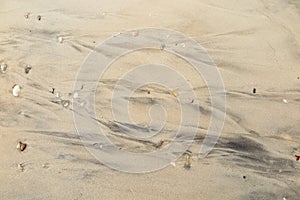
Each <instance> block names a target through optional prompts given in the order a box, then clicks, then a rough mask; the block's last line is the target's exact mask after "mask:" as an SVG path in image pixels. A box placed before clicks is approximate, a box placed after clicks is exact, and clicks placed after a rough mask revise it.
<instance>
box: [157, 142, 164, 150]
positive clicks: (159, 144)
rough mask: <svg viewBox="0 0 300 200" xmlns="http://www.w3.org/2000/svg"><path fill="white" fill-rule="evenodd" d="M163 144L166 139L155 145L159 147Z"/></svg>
mask: <svg viewBox="0 0 300 200" xmlns="http://www.w3.org/2000/svg"><path fill="white" fill-rule="evenodd" d="M163 144H164V141H163V140H161V141H160V142H159V143H157V144H156V145H155V147H156V148H157V149H159V148H160V147H162V145H163Z"/></svg>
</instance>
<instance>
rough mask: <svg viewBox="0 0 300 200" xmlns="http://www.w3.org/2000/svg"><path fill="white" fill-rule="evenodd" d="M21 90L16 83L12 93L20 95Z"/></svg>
mask: <svg viewBox="0 0 300 200" xmlns="http://www.w3.org/2000/svg"><path fill="white" fill-rule="evenodd" d="M20 91H21V87H20V86H19V85H14V86H13V90H12V93H13V95H14V96H15V97H17V96H19V94H20Z"/></svg>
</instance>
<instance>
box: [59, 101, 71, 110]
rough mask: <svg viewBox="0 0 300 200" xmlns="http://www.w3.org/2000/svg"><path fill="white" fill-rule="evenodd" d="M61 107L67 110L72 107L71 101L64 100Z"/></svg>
mask: <svg viewBox="0 0 300 200" xmlns="http://www.w3.org/2000/svg"><path fill="white" fill-rule="evenodd" d="M61 105H63V107H65V108H67V107H69V105H70V101H69V100H62V101H61Z"/></svg>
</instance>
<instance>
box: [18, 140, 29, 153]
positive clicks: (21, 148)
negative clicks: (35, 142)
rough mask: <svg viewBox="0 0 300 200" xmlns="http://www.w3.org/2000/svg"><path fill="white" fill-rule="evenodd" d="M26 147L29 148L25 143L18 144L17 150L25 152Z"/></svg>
mask: <svg viewBox="0 0 300 200" xmlns="http://www.w3.org/2000/svg"><path fill="white" fill-rule="evenodd" d="M26 147H27V144H25V143H23V142H18V144H17V147H16V148H17V150H19V151H24V150H25V149H26Z"/></svg>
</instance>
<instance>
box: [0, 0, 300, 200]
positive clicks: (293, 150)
mask: <svg viewBox="0 0 300 200" xmlns="http://www.w3.org/2000/svg"><path fill="white" fill-rule="evenodd" d="M27 13H28V14H27ZM26 16H27V17H26ZM38 16H40V17H41V18H40V20H38ZM299 20H300V4H299V2H297V1H293V0H290V1H283V0H275V1H267V0H251V1H250V0H244V1H227V0H226V1H223V0H222V1H221V0H218V1H202V0H201V1H198V0H188V1H177V0H175V1H171V0H164V1H145V0H130V1H122V0H116V1H113V2H111V1H106V0H105V1H97V0H89V1H86V2H84V1H78V0H77V1H75V0H62V1H59V2H55V3H54V2H53V1H49V0H44V1H38V0H32V1H16V0H11V1H3V2H2V5H1V7H0V21H1V26H0V44H1V45H0V52H1V56H0V61H1V62H5V63H6V64H7V66H8V68H7V70H6V72H5V73H0V92H1V95H0V151H1V152H2V154H1V156H0V161H1V162H0V199H72V200H75V199H224V200H227V199H284V198H286V199H300V190H299V188H300V175H299V168H300V163H299V161H296V159H295V155H299V154H300V135H299V131H300V113H299V108H300V90H299V86H300V79H299V76H300V24H299ZM148 27H154V28H166V29H170V30H175V31H178V32H181V33H182V34H184V35H186V36H187V37H190V38H192V39H193V40H195V41H197V42H198V43H199V44H201V46H202V47H203V48H205V49H206V50H207V53H208V54H209V56H210V57H211V58H212V59H213V60H214V62H215V64H216V65H217V67H218V70H219V72H220V74H221V76H222V79H223V82H224V87H225V90H226V119H225V124H224V128H223V130H222V133H221V136H220V138H219V139H218V142H217V144H216V145H215V147H214V149H213V150H212V151H211V152H210V153H209V155H208V156H207V157H205V158H204V159H198V153H199V150H200V146H201V144H202V142H203V139H204V137H205V134H206V132H207V129H208V126H209V120H210V115H211V108H210V107H211V105H210V96H209V93H208V89H207V87H206V85H205V81H204V79H203V78H202V77H201V76H199V74H197V73H194V71H193V68H192V66H191V65H189V64H188V63H186V62H184V61H182V60H181V59H179V58H178V56H175V55H172V54H170V53H166V52H163V51H161V50H159V49H158V50H149V49H148V50H147V49H144V50H140V51H136V52H133V53H131V54H128V55H126V56H124V57H121V58H119V59H117V60H116V62H114V63H113V64H112V65H111V66H110V67H109V69H108V70H107V72H106V73H105V74H104V76H103V77H102V78H101V80H100V81H99V84H98V86H99V87H98V88H97V91H96V98H95V101H96V114H97V119H98V120H99V121H100V122H102V123H101V124H102V125H101V126H102V127H103V129H104V130H106V131H107V134H108V135H109V137H110V138H111V139H112V141H115V142H116V143H118V145H119V146H120V148H123V149H126V150H128V151H133V152H148V151H155V150H156V149H155V144H157V143H158V142H159V141H160V140H165V141H167V142H166V143H168V142H171V139H172V137H171V136H170V135H169V134H172V133H173V132H174V131H175V130H176V124H177V123H178V122H179V121H180V117H178V114H180V112H179V107H178V104H176V103H177V102H176V95H174V94H173V95H172V93H168V92H166V91H167V89H166V88H163V87H161V86H157V85H148V86H144V87H142V88H140V90H138V91H136V93H135V94H134V95H133V98H132V102H131V104H130V110H131V114H132V119H133V120H134V121H135V122H136V123H138V124H147V123H148V122H149V115H148V113H147V110H148V109H149V106H151V105H152V104H153V101H152V100H155V102H158V103H161V104H162V105H165V106H166V108H165V109H166V111H167V112H168V117H169V118H168V120H167V122H168V123H167V125H166V127H165V132H164V134H162V135H158V136H157V137H155V138H154V139H153V140H151V139H147V140H143V141H137V140H128V138H122V137H120V134H122V131H120V129H118V128H119V127H118V126H114V125H115V124H114V123H112V122H113V116H112V114H111V107H110V100H111V95H112V90H113V88H114V85H115V84H116V83H117V80H118V79H119V78H120V76H122V74H124V73H125V72H126V71H128V70H129V69H131V68H132V67H134V66H137V65H141V64H147V63H162V64H165V65H168V66H171V67H173V68H175V69H176V70H178V71H181V73H182V74H184V75H185V76H186V77H187V79H189V81H190V83H191V84H192V86H193V90H194V91H195V93H196V96H197V100H198V101H199V102H200V105H201V107H200V109H199V110H200V113H201V118H200V119H199V127H198V129H197V135H196V137H195V140H194V143H193V145H192V146H191V147H190V149H189V150H190V151H191V152H192V153H191V155H192V156H191V164H192V166H191V168H190V169H189V170H187V169H185V168H184V162H185V160H184V157H183V156H182V157H180V158H179V159H178V160H176V161H175V162H174V163H173V165H174V166H173V165H171V164H170V165H169V166H167V167H165V168H163V169H161V170H158V171H155V172H151V173H143V174H132V173H124V172H120V171H117V170H112V169H110V168H109V167H107V166H105V165H104V164H103V163H102V162H100V161H99V160H97V159H96V158H95V157H93V156H92V155H91V154H90V153H89V152H88V151H87V149H86V148H85V147H84V146H83V144H82V142H81V140H80V138H79V136H78V134H77V131H76V128H75V125H74V119H73V114H74V113H73V112H74V110H73V109H72V108H73V107H72V105H68V106H66V107H63V106H62V105H61V104H60V99H62V100H68V101H70V102H71V104H72V97H73V95H74V88H73V86H74V83H75V81H76V77H77V73H78V70H79V69H80V66H81V65H82V63H83V62H84V60H85V58H86V57H87V56H88V54H89V53H90V52H91V51H92V50H93V49H94V48H95V47H96V46H97V45H99V44H101V42H103V41H104V40H106V39H108V38H110V37H111V36H112V35H118V33H122V32H126V31H129V30H133V29H141V28H148ZM59 37H62V38H63V40H61V39H58V38H59ZM137 37H139V36H137ZM192 56H194V57H195V58H196V57H197V55H192ZM27 65H30V67H31V70H30V71H29V73H28V74H26V73H25V71H24V69H25V67H26V66H27ZM162 75H165V74H162ZM14 84H19V85H20V86H21V93H20V96H18V97H14V96H13V95H12V86H13V85H14ZM124 84H125V86H127V85H126V84H129V83H124ZM52 88H55V90H54V94H52V93H51V91H52V90H53V89H52ZM253 88H256V93H255V94H254V93H253ZM148 91H150V94H148ZM57 92H59V98H57V97H56V93H57ZM170 92H172V91H170ZM178 95H181V94H180V93H179V94H178ZM284 99H285V101H284ZM19 141H22V142H24V143H26V144H27V148H26V149H25V150H24V151H23V152H19V151H18V150H16V145H17V143H18V142H19ZM20 164H21V165H20Z"/></svg>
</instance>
